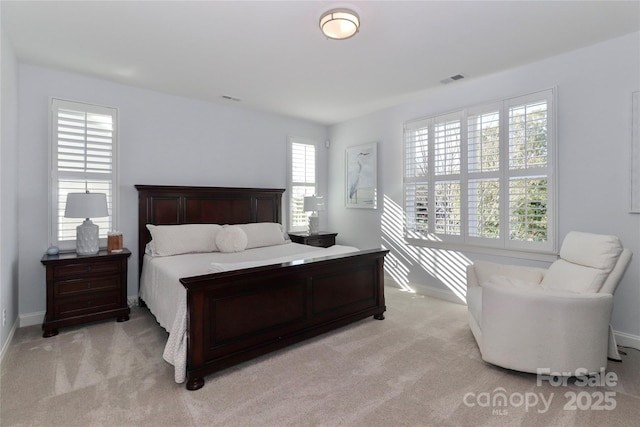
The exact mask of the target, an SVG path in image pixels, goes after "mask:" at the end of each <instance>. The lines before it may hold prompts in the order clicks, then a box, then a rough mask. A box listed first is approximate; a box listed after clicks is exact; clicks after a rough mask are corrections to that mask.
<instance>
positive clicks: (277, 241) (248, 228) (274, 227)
mask: <svg viewBox="0 0 640 427" xmlns="http://www.w3.org/2000/svg"><path fill="white" fill-rule="evenodd" d="M237 227H240V228H241V229H242V230H244V232H245V233H246V234H247V249H251V248H260V247H262V246H274V245H282V244H283V243H286V241H285V239H284V235H283V231H282V225H280V224H278V223H277V222H256V223H251V224H238V225H237Z"/></svg>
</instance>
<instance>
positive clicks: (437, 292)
mask: <svg viewBox="0 0 640 427" xmlns="http://www.w3.org/2000/svg"><path fill="white" fill-rule="evenodd" d="M413 286H414V287H415V286H416V285H413ZM416 291H417V292H418V293H419V294H422V295H427V296H430V297H434V298H438V299H442V300H445V301H449V302H453V303H455V304H461V305H466V304H465V303H464V301H462V300H461V299H460V298H458V297H457V296H455V295H454V294H453V293H452V292H449V291H443V290H442V289H435V288H432V287H430V286H419V287H418V289H417V290H416Z"/></svg>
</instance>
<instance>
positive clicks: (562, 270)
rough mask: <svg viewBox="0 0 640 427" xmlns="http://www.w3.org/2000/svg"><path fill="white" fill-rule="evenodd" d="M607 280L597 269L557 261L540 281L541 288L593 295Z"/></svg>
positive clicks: (605, 273)
mask: <svg viewBox="0 0 640 427" xmlns="http://www.w3.org/2000/svg"><path fill="white" fill-rule="evenodd" d="M606 278H607V272H606V271H605V270H600V269H598V268H591V267H585V266H583V265H578V264H572V263H570V262H567V261H565V260H563V259H559V260H557V261H556V262H554V263H553V264H551V267H549V270H547V272H546V273H545V275H544V279H542V283H541V285H542V287H543V288H545V289H551V290H556V291H569V292H577V293H595V292H598V291H599V290H600V288H601V287H602V284H603V283H604V281H605V280H606Z"/></svg>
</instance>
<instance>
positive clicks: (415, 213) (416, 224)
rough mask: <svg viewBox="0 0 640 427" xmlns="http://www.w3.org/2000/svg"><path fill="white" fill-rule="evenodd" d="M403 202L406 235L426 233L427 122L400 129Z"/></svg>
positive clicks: (427, 199) (427, 180)
mask: <svg viewBox="0 0 640 427" xmlns="http://www.w3.org/2000/svg"><path fill="white" fill-rule="evenodd" d="M404 145H405V150H404V169H405V173H404V200H405V214H406V227H407V232H409V233H411V232H416V233H418V234H420V233H427V232H428V231H429V121H428V120H419V121H415V122H411V123H407V124H406V125H405V128H404Z"/></svg>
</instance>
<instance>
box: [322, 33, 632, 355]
mask: <svg viewBox="0 0 640 427" xmlns="http://www.w3.org/2000/svg"><path fill="white" fill-rule="evenodd" d="M550 87H557V89H558V129H559V130H558V146H559V150H558V155H559V157H558V164H559V177H558V178H559V186H558V191H559V217H558V220H559V234H560V239H562V238H563V237H564V235H565V234H566V233H567V232H569V231H570V230H582V231H589V232H595V233H606V234H615V235H618V236H620V237H621V239H622V241H623V243H624V245H625V246H627V247H629V248H630V249H631V250H632V251H633V252H634V253H635V256H634V258H633V260H632V262H631V265H630V266H629V269H628V270H627V273H626V275H625V277H624V278H623V280H622V282H621V283H620V285H619V287H618V290H617V292H616V294H615V299H614V313H613V326H614V329H616V330H617V331H620V332H623V333H626V334H631V335H633V336H635V337H637V338H638V339H640V310H638V307H640V285H639V283H640V274H639V273H640V271H639V270H640V215H638V214H630V213H628V211H629V206H630V200H629V194H630V186H629V182H630V175H629V170H630V165H629V158H630V144H631V135H632V133H631V123H632V122H631V94H632V92H634V91H638V90H640V34H638V33H635V34H632V35H628V36H625V37H621V38H618V39H614V40H610V41H608V42H605V43H601V44H598V45H595V46H592V47H589V48H585V49H581V50H577V51H574V52H571V53H567V54H564V55H560V56H557V57H553V58H550V59H547V60H544V61H540V62H536V63H532V64H529V65H527V66H523V67H520V68H517V69H513V70H508V71H504V72H501V73H498V74H494V75H491V76H488V77H485V78H478V79H473V76H471V78H469V79H468V80H462V81H460V82H457V83H451V84H448V85H443V86H442V87H441V88H439V89H437V90H433V91H430V92H426V93H424V95H423V96H422V97H421V99H420V100H418V101H415V102H411V103H406V104H403V105H401V106H398V107H395V108H390V109H387V110H384V111H380V112H377V113H375V114H371V115H369V116H366V117H362V118H359V119H356V120H351V121H349V122H346V123H342V124H340V125H336V126H333V127H332V128H331V129H330V139H331V151H330V162H329V176H330V179H329V195H330V197H329V201H330V205H329V212H328V214H329V219H330V224H329V225H330V227H329V228H330V229H331V230H333V231H335V232H339V233H340V234H339V235H338V241H339V242H342V243H349V244H353V245H356V246H360V247H362V248H365V247H372V246H379V245H384V246H386V247H388V248H391V249H392V252H391V254H390V256H388V257H387V261H386V265H387V267H388V268H387V270H388V271H389V272H391V273H393V274H394V276H395V277H396V278H397V279H398V280H399V281H400V282H402V283H406V284H409V283H410V284H411V286H412V287H413V288H414V289H417V290H418V291H421V292H424V293H432V294H438V295H440V296H443V297H449V298H451V299H458V298H461V297H463V295H464V291H465V289H464V287H465V277H464V267H465V265H466V264H468V263H469V262H471V261H473V260H475V259H479V258H483V259H494V260H496V261H509V262H514V263H521V264H530V265H541V263H540V262H532V261H527V260H520V259H506V260H505V259H504V258H500V259H499V258H496V257H491V256H487V255H486V254H485V255H479V254H474V253H470V252H468V253H467V252H465V253H460V252H455V251H443V250H432V249H428V248H416V247H412V246H409V245H407V244H405V243H404V241H403V238H402V227H401V212H400V210H399V208H400V207H401V206H402V203H403V194H402V174H403V165H402V154H403V152H402V150H403V144H402V124H403V122H405V121H407V120H409V119H414V118H419V117H424V116H428V115H432V114H437V113H444V112H448V111H452V110H455V109H459V108H461V107H467V106H473V105H476V104H480V103H485V102H490V101H494V100H499V99H504V98H508V97H511V96H517V95H522V94H527V93H530V92H535V91H538V90H542V89H547V88H550ZM367 142H378V143H379V144H378V159H379V160H378V174H379V176H378V184H379V198H380V199H384V201H383V202H382V203H380V202H379V205H380V207H379V208H378V209H377V210H375V211H365V210H356V209H346V208H345V207H344V149H345V148H346V147H347V146H350V145H356V144H362V143H367ZM372 230H375V232H372ZM639 343H640V341H639Z"/></svg>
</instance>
